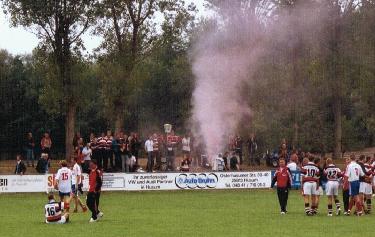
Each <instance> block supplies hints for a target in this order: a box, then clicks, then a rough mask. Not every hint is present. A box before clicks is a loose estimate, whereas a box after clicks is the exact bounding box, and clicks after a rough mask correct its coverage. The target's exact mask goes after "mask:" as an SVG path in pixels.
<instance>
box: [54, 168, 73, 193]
mask: <svg viewBox="0 0 375 237" xmlns="http://www.w3.org/2000/svg"><path fill="white" fill-rule="evenodd" d="M55 180H58V181H59V185H58V189H59V191H60V192H62V193H70V192H72V171H71V170H70V169H69V168H68V167H62V168H61V169H59V170H58V171H57V174H56V177H55Z"/></svg>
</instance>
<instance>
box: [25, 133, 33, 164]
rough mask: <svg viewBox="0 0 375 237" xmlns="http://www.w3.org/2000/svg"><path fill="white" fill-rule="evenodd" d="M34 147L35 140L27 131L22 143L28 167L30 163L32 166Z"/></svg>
mask: <svg viewBox="0 0 375 237" xmlns="http://www.w3.org/2000/svg"><path fill="white" fill-rule="evenodd" d="M34 147H35V142H34V138H33V134H32V133H31V132H29V133H27V136H26V139H25V143H24V149H25V153H26V160H27V166H28V167H30V165H32V167H34V160H35V156H34Z"/></svg>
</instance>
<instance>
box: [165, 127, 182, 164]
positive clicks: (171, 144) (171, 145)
mask: <svg viewBox="0 0 375 237" xmlns="http://www.w3.org/2000/svg"><path fill="white" fill-rule="evenodd" d="M179 139H180V138H179V137H178V136H175V134H174V131H173V130H172V131H171V132H170V133H169V134H168V135H167V161H168V167H169V169H170V170H171V171H174V170H175V169H176V167H175V149H176V146H177V144H178V142H179Z"/></svg>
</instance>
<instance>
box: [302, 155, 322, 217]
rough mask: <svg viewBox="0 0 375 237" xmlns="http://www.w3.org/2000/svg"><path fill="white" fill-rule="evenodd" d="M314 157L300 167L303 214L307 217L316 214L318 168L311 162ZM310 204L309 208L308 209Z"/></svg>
mask: <svg viewBox="0 0 375 237" xmlns="http://www.w3.org/2000/svg"><path fill="white" fill-rule="evenodd" d="M313 160H314V157H312V156H310V157H309V162H308V163H307V164H306V165H304V166H302V169H301V177H302V179H301V182H302V187H303V198H304V201H305V213H306V215H308V216H311V215H315V214H316V213H317V198H316V196H317V195H318V182H319V176H320V173H319V168H318V167H317V166H316V165H315V164H314V162H313ZM310 204H311V208H310Z"/></svg>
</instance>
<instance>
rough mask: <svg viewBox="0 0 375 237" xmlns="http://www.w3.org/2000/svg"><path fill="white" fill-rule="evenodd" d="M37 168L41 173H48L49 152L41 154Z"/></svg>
mask: <svg viewBox="0 0 375 237" xmlns="http://www.w3.org/2000/svg"><path fill="white" fill-rule="evenodd" d="M35 169H36V171H37V172H38V173H39V174H47V173H48V154H46V153H42V154H41V157H40V158H39V160H38V163H37V164H36V167H35Z"/></svg>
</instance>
